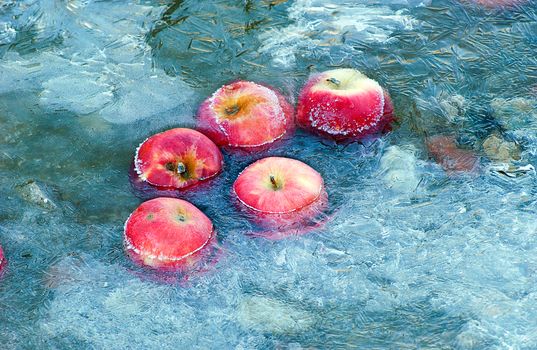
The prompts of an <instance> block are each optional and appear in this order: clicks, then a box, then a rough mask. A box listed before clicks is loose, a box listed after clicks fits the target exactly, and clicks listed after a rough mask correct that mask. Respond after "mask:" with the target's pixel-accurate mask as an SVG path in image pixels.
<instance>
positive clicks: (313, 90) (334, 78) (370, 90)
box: [297, 68, 393, 140]
mask: <svg viewBox="0 0 537 350" xmlns="http://www.w3.org/2000/svg"><path fill="white" fill-rule="evenodd" d="M392 121H393V105H392V102H391V99H390V98H389V95H388V93H387V92H386V91H385V90H384V89H383V88H382V87H381V86H380V85H379V84H378V83H377V82H376V81H374V80H372V79H369V78H368V77H367V76H365V75H364V74H362V73H361V72H359V71H357V70H355V69H348V68H342V69H334V70H330V71H326V72H323V73H320V74H315V75H313V76H312V77H310V79H309V80H308V81H307V83H306V85H305V86H304V88H303V89H302V91H301V92H300V96H299V99H298V107H297V124H298V125H299V126H301V127H302V128H305V129H308V130H310V131H313V132H315V133H318V134H320V135H324V136H328V137H331V138H334V139H336V140H343V139H360V138H362V137H365V136H367V135H371V134H375V133H379V132H382V131H385V130H388V129H389V124H390V123H391V122H392Z"/></svg>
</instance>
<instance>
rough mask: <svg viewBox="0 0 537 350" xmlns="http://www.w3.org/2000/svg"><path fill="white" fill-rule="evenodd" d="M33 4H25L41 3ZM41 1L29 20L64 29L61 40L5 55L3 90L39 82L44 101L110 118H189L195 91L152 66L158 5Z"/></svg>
mask: <svg viewBox="0 0 537 350" xmlns="http://www.w3.org/2000/svg"><path fill="white" fill-rule="evenodd" d="M28 5H29V7H28V10H27V11H30V10H34V8H36V7H37V5H36V4H35V3H30V4H28ZM39 5H40V7H38V13H39V15H36V16H37V18H36V20H35V21H34V22H31V23H30V22H28V21H27V22H26V23H24V25H26V26H28V25H30V24H31V25H32V26H33V27H35V28H34V30H35V31H36V32H38V33H41V34H39V35H53V33H54V32H58V33H61V37H62V44H61V45H60V46H58V47H55V48H53V49H51V50H48V51H45V52H39V53H35V54H29V55H25V56H24V57H19V56H17V55H16V54H14V53H9V54H7V55H6V56H5V57H4V59H3V60H2V62H0V74H2V77H3V79H2V82H1V83H0V92H3V93H6V92H10V91H14V90H19V89H28V88H34V89H36V90H38V92H37V93H38V94H39V96H40V103H41V104H42V105H43V106H44V107H46V108H49V109H51V110H53V111H54V110H67V111H70V112H73V113H75V114H77V115H85V114H90V113H94V114H96V115H100V116H101V117H103V118H104V119H106V120H108V121H110V122H113V123H129V122H133V121H136V120H140V119H148V118H151V117H153V118H156V117H157V116H158V117H159V119H160V121H159V123H160V125H166V124H170V123H171V122H176V123H177V122H182V123H188V122H191V119H190V116H191V115H192V112H193V108H192V107H191V103H188V102H189V101H191V100H192V98H193V97H194V95H195V94H194V92H193V91H192V90H191V89H189V88H188V87H187V86H186V84H184V83H183V82H182V81H181V80H180V79H179V78H171V77H168V76H167V75H166V74H164V72H162V71H161V70H160V69H155V68H152V64H151V60H150V57H149V55H150V51H149V47H148V45H147V44H146V43H145V40H144V36H145V34H146V31H147V26H148V23H149V22H150V21H151V20H154V19H156V18H158V14H159V13H160V12H161V11H162V10H161V9H160V8H158V7H152V6H145V5H142V4H131V5H129V6H124V5H123V4H122V3H120V2H116V1H111V2H105V3H103V2H96V1H69V2H67V3H65V4H62V3H59V2H56V1H53V0H46V1H43V2H41V3H40V4H39ZM36 11H37V10H36ZM21 22H22V21H21ZM17 23H18V24H19V25H22V24H21V23H19V22H17ZM6 26H11V24H9V23H7V24H6ZM6 28H7V27H6ZM9 28H11V27H9ZM32 40H40V39H39V38H37V39H36V38H34V39H32ZM0 44H1V43H0ZM4 77H5V78H4ZM148 92H149V93H148ZM141 94H142V95H141ZM162 120H164V121H165V122H164V123H163V121H162Z"/></svg>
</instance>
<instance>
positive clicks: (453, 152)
mask: <svg viewBox="0 0 537 350" xmlns="http://www.w3.org/2000/svg"><path fill="white" fill-rule="evenodd" d="M426 144H427V148H428V149H429V153H430V154H431V155H432V156H433V158H434V160H435V161H436V162H437V163H438V164H440V165H441V166H442V168H444V170H445V171H447V172H448V173H451V172H456V171H465V172H475V171H476V170H477V169H478V167H479V158H478V157H477V156H476V155H475V154H474V153H473V152H472V151H468V150H465V149H461V148H459V147H458V146H457V144H456V143H455V138H454V137H452V136H445V135H436V136H433V137H430V138H428V139H427V141H426Z"/></svg>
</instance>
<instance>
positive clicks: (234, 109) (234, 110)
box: [225, 105, 240, 115]
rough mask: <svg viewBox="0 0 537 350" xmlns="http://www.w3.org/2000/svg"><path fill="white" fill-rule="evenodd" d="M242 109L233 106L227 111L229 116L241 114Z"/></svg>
mask: <svg viewBox="0 0 537 350" xmlns="http://www.w3.org/2000/svg"><path fill="white" fill-rule="evenodd" d="M239 110H240V108H239V106H237V105H233V106H231V107H226V109H225V111H226V114H227V115H235V114H237V113H238V112H239Z"/></svg>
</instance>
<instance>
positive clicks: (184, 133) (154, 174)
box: [134, 128, 223, 189]
mask: <svg viewBox="0 0 537 350" xmlns="http://www.w3.org/2000/svg"><path fill="white" fill-rule="evenodd" d="M222 163H223V159H222V153H221V152H220V150H219V149H218V147H217V146H216V145H215V144H214V143H213V142H212V141H211V140H210V139H209V138H208V137H207V136H205V135H203V134H202V133H200V132H198V131H195V130H192V129H183V128H177V129H171V130H168V131H165V132H162V133H160V134H156V135H153V136H151V137H150V138H148V139H147V140H145V141H144V142H143V143H142V144H141V145H140V147H139V148H138V150H137V151H136V156H135V158H134V166H135V170H136V172H137V173H138V175H139V176H140V179H142V180H143V181H147V182H148V183H149V184H151V185H153V186H158V187H168V188H176V189H183V188H185V187H189V186H193V185H196V184H198V183H199V182H200V181H204V180H207V179H209V178H212V177H214V176H216V175H217V174H218V173H219V172H220V171H221V170H222Z"/></svg>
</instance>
